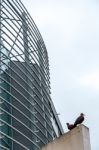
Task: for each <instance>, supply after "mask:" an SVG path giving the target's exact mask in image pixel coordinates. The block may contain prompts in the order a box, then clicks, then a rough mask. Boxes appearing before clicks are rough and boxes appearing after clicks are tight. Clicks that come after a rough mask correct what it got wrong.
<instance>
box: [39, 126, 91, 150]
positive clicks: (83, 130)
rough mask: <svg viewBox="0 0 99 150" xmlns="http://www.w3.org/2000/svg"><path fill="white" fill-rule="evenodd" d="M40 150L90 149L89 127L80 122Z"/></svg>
mask: <svg viewBox="0 0 99 150" xmlns="http://www.w3.org/2000/svg"><path fill="white" fill-rule="evenodd" d="M40 150H91V147H90V137H89V129H88V128H87V127H86V126H84V125H82V124H81V125H79V126H77V127H76V128H74V129H73V130H71V131H69V132H67V133H65V134H63V135H62V136H60V137H59V138H56V139H55V140H53V141H52V142H50V143H48V144H47V145H46V146H45V147H43V148H42V149H40Z"/></svg>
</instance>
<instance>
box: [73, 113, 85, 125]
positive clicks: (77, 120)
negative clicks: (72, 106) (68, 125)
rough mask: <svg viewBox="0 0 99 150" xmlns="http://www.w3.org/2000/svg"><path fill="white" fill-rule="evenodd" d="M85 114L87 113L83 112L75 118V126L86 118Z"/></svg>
mask: <svg viewBox="0 0 99 150" xmlns="http://www.w3.org/2000/svg"><path fill="white" fill-rule="evenodd" d="M84 116H85V115H84V114H83V113H81V114H80V116H79V117H78V118H77V119H76V120H75V122H74V126H77V125H78V124H81V123H82V122H83V121H84V119H85V118H84Z"/></svg>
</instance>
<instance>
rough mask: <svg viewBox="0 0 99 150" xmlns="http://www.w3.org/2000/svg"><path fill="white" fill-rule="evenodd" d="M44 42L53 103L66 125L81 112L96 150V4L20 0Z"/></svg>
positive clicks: (98, 135) (98, 42)
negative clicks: (48, 63)
mask: <svg viewBox="0 0 99 150" xmlns="http://www.w3.org/2000/svg"><path fill="white" fill-rule="evenodd" d="M22 2H23V3H24V5H25V6H26V8H27V9H28V11H29V13H30V14H31V16H32V17H33V19H34V21H35V22H36V24H37V26H38V28H39V30H40V32H41V34H42V37H43V39H44V41H45V44H46V47H47V50H48V54H49V61H50V73H51V91H52V100H53V102H54V104H55V107H56V109H57V111H58V113H60V114H61V115H60V116H59V117H60V120H61V122H62V125H63V127H64V129H65V131H67V128H66V122H73V121H74V119H75V118H76V117H77V116H78V115H79V113H80V112H84V113H85V114H86V120H85V122H84V124H85V125H87V126H88V127H89V128H90V137H91V146H92V150H99V144H98V143H99V142H98V140H97V139H99V133H98V127H99V117H98V115H99V1H98V0H42V1H41V0H22Z"/></svg>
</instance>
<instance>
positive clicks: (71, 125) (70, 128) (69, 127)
mask: <svg viewBox="0 0 99 150" xmlns="http://www.w3.org/2000/svg"><path fill="white" fill-rule="evenodd" d="M66 124H67V128H68V129H69V130H72V129H74V128H75V127H76V126H75V125H74V124H69V123H66Z"/></svg>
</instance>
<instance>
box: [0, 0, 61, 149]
mask: <svg viewBox="0 0 99 150" xmlns="http://www.w3.org/2000/svg"><path fill="white" fill-rule="evenodd" d="M0 16H1V17H0V150H1V149H2V150H37V149H39V148H40V147H42V146H43V145H46V144H47V143H48V142H49V141H52V140H53V139H54V138H56V137H58V136H60V135H62V134H63V128H62V126H61V123H60V120H59V118H58V115H57V112H56V110H55V107H54V105H53V102H52V100H51V97H50V94H51V93H50V77H49V60H48V53H47V50H46V47H45V44H44V41H43V39H42V36H41V34H40V32H39V30H38V28H37V26H36V25H35V23H34V21H33V20H32V18H31V16H30V15H29V13H28V12H27V10H26V9H25V7H24V5H23V4H22V2H21V1H20V0H0Z"/></svg>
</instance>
